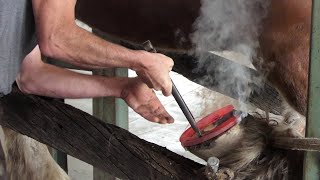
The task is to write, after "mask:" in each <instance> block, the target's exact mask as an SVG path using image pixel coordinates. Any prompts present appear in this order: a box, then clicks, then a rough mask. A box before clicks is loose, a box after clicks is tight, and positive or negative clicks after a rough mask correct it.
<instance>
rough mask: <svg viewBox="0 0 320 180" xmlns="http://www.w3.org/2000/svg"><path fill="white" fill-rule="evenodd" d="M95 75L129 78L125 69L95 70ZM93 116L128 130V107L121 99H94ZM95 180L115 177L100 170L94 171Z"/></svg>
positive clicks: (106, 179)
mask: <svg viewBox="0 0 320 180" xmlns="http://www.w3.org/2000/svg"><path fill="white" fill-rule="evenodd" d="M93 75H100V76H107V77H114V76H117V77H127V76H128V70H127V69H124V68H116V69H108V70H94V71H93ZM93 115H94V116H95V117H97V118H99V119H101V120H103V121H104V122H107V123H110V124H114V125H117V126H119V127H122V128H124V129H128V126H129V122H128V119H129V117H128V106H127V104H126V103H125V102H124V101H123V100H122V99H119V98H114V97H103V98H94V99H93ZM93 178H94V180H113V179H116V178H115V177H112V176H110V175H109V174H108V173H106V172H104V171H101V170H100V169H97V168H94V169H93Z"/></svg>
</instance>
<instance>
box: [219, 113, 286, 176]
mask: <svg viewBox="0 0 320 180" xmlns="http://www.w3.org/2000/svg"><path fill="white" fill-rule="evenodd" d="M240 126H243V130H244V133H243V134H244V135H243V139H242V141H241V143H240V144H239V146H238V147H237V148H235V149H234V150H232V151H231V152H230V153H228V154H226V155H224V156H223V157H220V158H219V159H220V162H221V166H222V167H225V168H229V169H231V170H232V171H233V172H234V175H235V177H234V179H237V180H243V179H250V180H251V179H256V180H264V179H277V180H282V179H288V166H289V163H288V157H287V151H286V150H281V149H275V148H273V147H272V145H271V138H272V136H273V135H275V134H277V133H274V128H273V127H272V126H270V125H269V123H268V120H266V119H265V118H263V117H261V116H260V115H258V114H257V115H254V116H249V117H247V118H246V119H245V120H244V122H242V124H241V125H240Z"/></svg>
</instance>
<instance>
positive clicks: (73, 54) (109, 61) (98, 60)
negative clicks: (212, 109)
mask: <svg viewBox="0 0 320 180" xmlns="http://www.w3.org/2000/svg"><path fill="white" fill-rule="evenodd" d="M32 3H33V11H34V16H35V21H36V26H37V36H38V43H39V46H40V49H41V52H42V53H43V54H44V55H46V56H49V57H53V58H57V59H61V60H64V61H66V62H68V63H71V64H75V65H81V66H89V67H95V68H97V67H99V68H108V67H127V68H130V69H132V70H134V71H137V72H138V73H139V75H140V76H141V78H142V79H144V80H145V83H147V84H148V86H149V87H151V88H154V89H156V90H162V92H163V93H164V95H170V94H171V87H172V84H171V80H170V78H169V74H168V73H169V71H170V70H171V69H172V66H173V61H172V59H170V58H168V57H166V56H164V55H162V54H152V53H148V52H145V51H133V50H129V49H126V48H124V47H122V46H119V45H115V44H113V43H110V42H107V41H105V40H103V39H101V38H98V37H96V36H94V35H93V34H91V33H89V32H87V31H85V30H83V29H81V28H79V27H78V26H77V25H76V24H75V3H76V0H32Z"/></svg>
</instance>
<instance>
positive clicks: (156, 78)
mask: <svg viewBox="0 0 320 180" xmlns="http://www.w3.org/2000/svg"><path fill="white" fill-rule="evenodd" d="M143 57H144V59H142V60H141V61H142V67H141V68H140V69H137V70H136V72H137V74H138V76H139V77H140V78H141V79H142V81H143V82H144V83H146V84H147V85H148V86H149V88H153V89H155V90H161V91H162V94H163V95H165V96H169V95H170V94H171V91H172V82H171V79H170V76H169V72H170V71H171V70H172V67H173V64H174V63H173V60H172V59H171V58H169V57H167V56H165V55H163V54H159V53H148V52H145V55H144V56H143Z"/></svg>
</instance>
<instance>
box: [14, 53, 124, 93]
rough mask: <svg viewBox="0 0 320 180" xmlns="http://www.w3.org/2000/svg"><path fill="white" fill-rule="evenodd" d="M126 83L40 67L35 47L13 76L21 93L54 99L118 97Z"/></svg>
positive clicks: (41, 65) (65, 70)
mask: <svg viewBox="0 0 320 180" xmlns="http://www.w3.org/2000/svg"><path fill="white" fill-rule="evenodd" d="M128 80H129V79H128V78H106V77H102V76H91V75H84V74H79V73H76V72H73V71H69V70H67V69H62V68H58V67H55V66H52V65H49V64H44V63H43V62H42V61H41V60H40V51H39V49H38V48H35V50H33V51H32V52H31V53H30V54H29V55H28V56H27V57H26V58H25V59H24V61H23V63H22V66H21V71H20V73H19V75H18V77H17V83H18V85H19V88H20V89H21V90H22V91H23V92H25V93H30V94H36V95H42V96H49V97H56V98H89V97H90V98H92V97H103V96H115V97H120V96H121V92H122V89H123V88H124V86H126V85H127V83H128Z"/></svg>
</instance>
